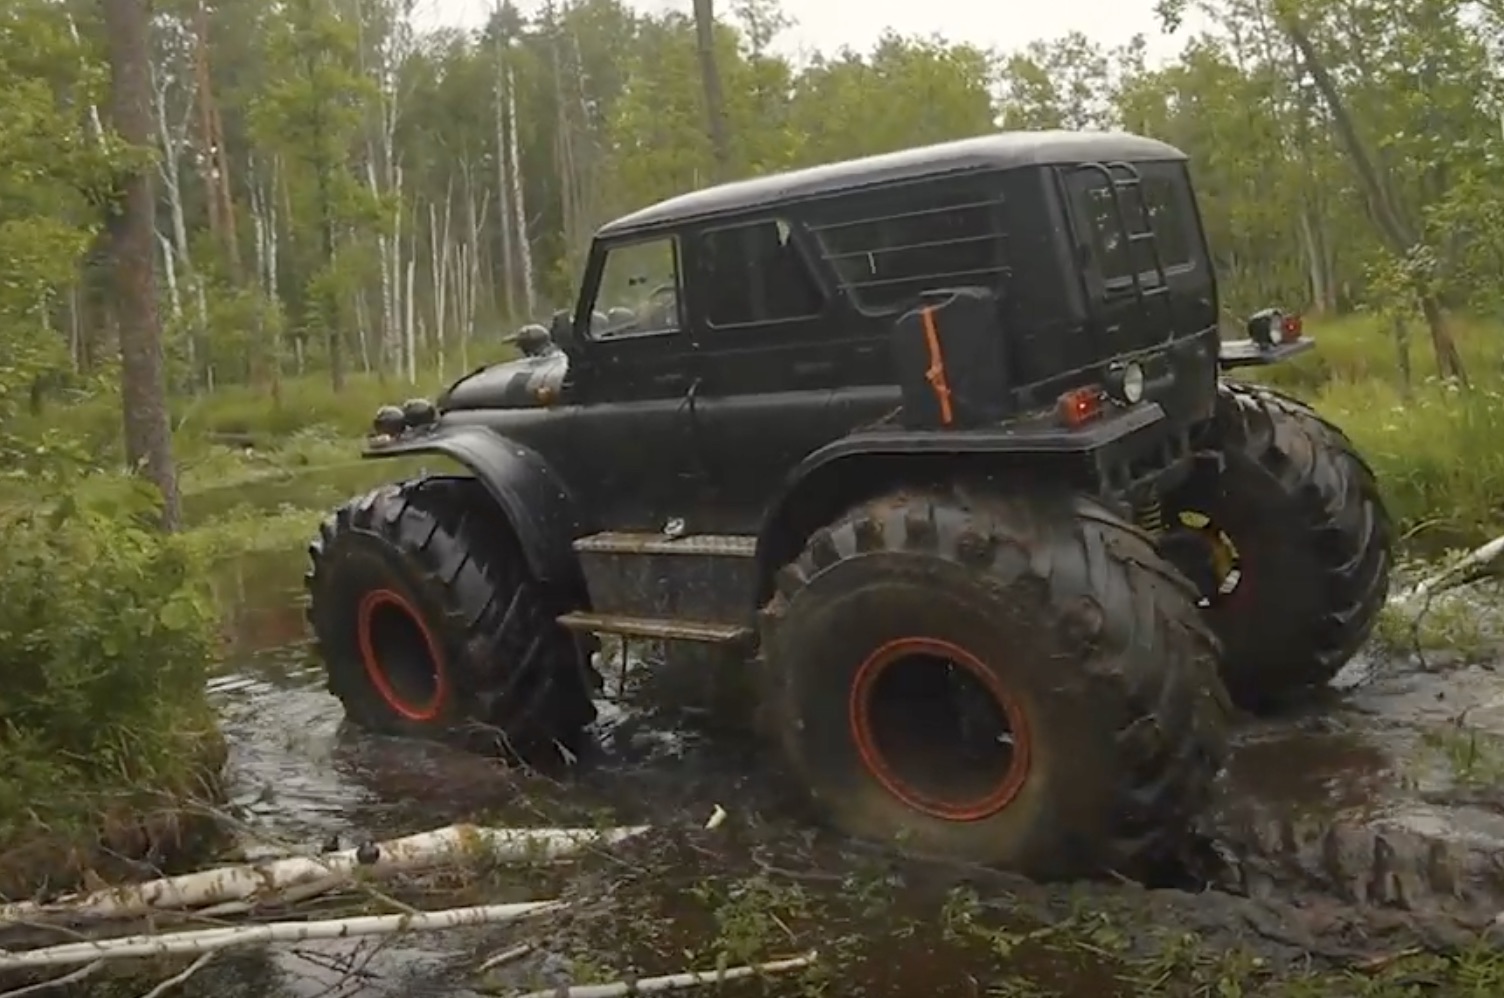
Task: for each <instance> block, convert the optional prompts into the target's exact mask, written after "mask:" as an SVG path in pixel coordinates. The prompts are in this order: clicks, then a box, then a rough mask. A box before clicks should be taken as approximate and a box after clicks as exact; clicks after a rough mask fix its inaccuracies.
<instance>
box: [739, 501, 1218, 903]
mask: <svg viewBox="0 0 1504 998" xmlns="http://www.w3.org/2000/svg"><path fill="white" fill-rule="evenodd" d="M762 627H763V642H764V644H763V652H764V657H765V661H764V662H763V668H764V670H765V671H764V678H765V682H766V684H767V688H766V690H765V693H764V695H765V697H766V701H765V706H764V713H763V723H764V724H766V725H768V726H769V727H770V728H771V729H772V730H771V731H770V732H769V733H770V734H771V735H773V736H774V737H775V738H776V739H777V740H778V741H779V742H780V743H781V746H782V749H783V753H784V756H785V758H786V760H787V762H788V764H789V767H790V768H791V770H792V771H793V775H795V776H796V777H797V778H798V779H799V780H800V782H801V783H802V784H803V785H804V787H805V788H806V789H807V791H808V793H809V794H810V796H811V797H812V798H813V799H814V802H815V804H816V805H817V806H818V807H819V808H820V809H821V810H823V812H824V813H825V815H826V817H827V818H828V819H829V820H830V821H831V822H832V823H833V824H835V825H836V826H838V827H839V828H840V829H841V830H843V831H845V832H847V833H849V834H852V835H854V836H856V837H859V838H865V839H871V840H886V841H890V842H899V843H902V844H903V845H904V846H905V848H908V849H912V850H915V851H918V852H921V853H929V854H938V855H946V856H950V857H954V858H960V859H963V860H967V861H972V862H978V863H983V864H988V865H994V866H999V867H1003V868H1007V869H1012V870H1015V871H1018V872H1021V873H1024V874H1027V875H1030V876H1034V877H1037V878H1041V879H1053V878H1070V877H1077V876H1087V875H1092V874H1100V873H1104V872H1107V871H1117V872H1119V873H1122V874H1124V875H1129V876H1135V875H1137V876H1143V875H1145V874H1146V873H1148V872H1151V871H1153V870H1155V869H1156V868H1157V867H1158V865H1159V864H1160V863H1163V862H1165V861H1173V860H1174V859H1175V858H1176V857H1177V856H1178V853H1179V852H1180V847H1181V846H1182V845H1183V844H1184V842H1185V835H1186V833H1187V832H1188V830H1190V828H1191V827H1192V826H1193V819H1194V818H1195V817H1196V815H1197V814H1198V812H1200V811H1201V810H1202V808H1203V807H1204V806H1205V805H1206V804H1207V802H1208V800H1209V798H1210V793H1211V787H1212V783H1213V780H1214V779H1215V777H1216V775H1217V774H1218V772H1219V771H1220V769H1221V767H1222V762H1223V758H1224V755H1225V750H1226V739H1227V732H1226V729H1227V723H1228V714H1229V710H1230V705H1229V704H1228V702H1227V699H1226V694H1225V692H1224V691H1223V689H1222V686H1221V683H1220V681H1219V680H1218V678H1217V652H1216V641H1215V639H1214V637H1213V636H1212V634H1211V632H1210V630H1209V629H1208V628H1207V626H1206V624H1205V622H1204V621H1203V620H1202V618H1201V615H1200V613H1199V612H1198V610H1197V608H1196V603H1195V594H1194V592H1193V591H1192V590H1191V588H1190V587H1189V586H1188V585H1187V584H1186V582H1185V580H1184V578H1183V577H1182V576H1181V575H1180V574H1179V573H1177V572H1176V571H1175V570H1174V569H1172V568H1171V567H1170V566H1169V565H1168V564H1166V563H1165V562H1163V561H1162V560H1161V559H1160V557H1159V556H1158V555H1157V554H1156V553H1155V552H1154V548H1153V546H1152V542H1151V541H1150V539H1149V537H1148V536H1147V535H1146V534H1144V533H1143V532H1141V531H1139V530H1138V529H1136V528H1135V527H1133V526H1130V525H1129V524H1127V523H1125V522H1124V521H1122V520H1121V519H1119V518H1118V517H1116V516H1114V515H1113V514H1111V513H1110V512H1108V511H1107V510H1106V509H1104V508H1103V507H1102V506H1100V505H1098V504H1097V503H1095V502H1094V501H1092V500H1090V499H1088V498H1085V497H1081V496H1071V495H1060V496H1058V497H1055V498H1054V501H1049V500H1046V499H1042V498H1041V499H1028V498H1009V497H999V496H996V495H989V494H967V493H964V492H962V491H959V490H957V491H949V492H947V493H945V494H938V493H935V494H898V495H892V496H888V497H885V498H882V499H878V500H876V501H872V502H868V503H865V504H863V505H861V506H859V507H857V508H856V509H854V510H852V511H850V512H849V513H847V514H846V515H845V516H843V517H842V518H841V519H840V520H839V521H837V522H836V523H835V524H834V525H832V526H829V527H826V528H822V529H820V530H818V531H816V532H815V534H814V535H813V536H812V537H811V538H810V539H809V541H808V544H807V546H806V547H805V549H804V552H803V553H802V554H801V555H800V556H799V558H798V559H797V560H796V561H794V562H793V563H792V564H790V565H788V566H786V567H785V568H783V569H782V570H781V571H780V573H779V574H778V577H777V581H776V592H775V594H774V596H773V598H772V600H771V601H770V602H769V604H768V605H767V607H766V608H765V609H764V612H763V614H762Z"/></svg>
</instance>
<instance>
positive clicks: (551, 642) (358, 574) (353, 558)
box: [306, 476, 595, 760]
mask: <svg viewBox="0 0 1504 998" xmlns="http://www.w3.org/2000/svg"><path fill="white" fill-rule="evenodd" d="M493 508H494V507H493V506H492V504H491V502H490V500H489V498H488V497H487V496H486V494H485V491H484V489H482V488H481V486H480V484H479V483H478V482H476V481H475V480H474V479H470V478H458V477H442V476H435V477H429V478H421V479H417V480H414V481H409V482H403V483H401V484H399V485H388V486H383V487H382V488H379V489H376V490H375V491H373V492H370V493H367V494H366V495H364V496H361V497H360V498H358V499H354V500H352V501H351V502H348V503H346V504H345V505H343V506H341V507H340V508H339V509H338V510H336V511H335V512H334V514H333V515H332V516H330V517H329V518H328V519H327V520H325V521H324V523H323V524H322V526H321V527H320V528H319V534H318V536H317V537H315V538H314V540H313V542H312V543H311V544H310V545H309V548H308V550H309V556H310V560H311V565H310V568H309V571H308V574H307V576H306V583H307V588H308V597H309V602H308V620H309V623H310V625H311V626H312V629H313V634H314V639H315V643H316V645H317V648H318V651H319V654H320V656H321V658H322V659H323V661H324V665H325V669H326V671H327V674H328V680H329V690H330V692H331V693H333V694H334V695H335V696H336V697H338V698H339V699H340V701H341V702H342V703H343V704H344V707H345V713H346V716H347V717H348V718H349V719H350V720H351V721H353V722H354V723H356V724H357V725H359V726H361V727H363V728H366V729H368V730H372V731H377V732H381V733H386V734H400V735H417V736H423V737H438V738H444V739H446V740H454V741H459V742H462V743H464V744H465V745H467V746H471V747H477V748H483V749H499V750H501V751H503V752H504V753H506V754H508V755H511V756H514V757H520V758H523V759H528V760H534V759H539V758H541V757H542V753H543V752H545V751H547V750H548V749H550V748H552V747H554V746H555V744H556V743H559V744H563V745H565V746H569V745H570V743H571V742H573V741H575V740H576V738H577V736H578V735H579V733H580V731H581V729H582V728H583V727H584V726H585V725H587V724H589V723H590V722H591V721H592V720H594V718H595V707H594V704H593V703H592V702H591V699H590V695H589V692H590V687H589V683H588V682H587V681H586V677H587V673H586V671H585V670H586V668H588V666H585V665H584V664H583V662H582V661H581V657H580V656H581V652H580V649H579V648H578V647H577V645H576V643H575V641H574V639H573V637H572V636H571V635H570V634H569V632H568V631H566V630H564V629H563V628H562V627H560V626H559V625H558V624H557V623H556V622H555V619H554V615H555V614H557V613H559V612H561V608H559V607H554V606H551V605H550V602H549V599H548V594H547V593H545V592H544V591H542V590H541V589H540V588H539V587H538V586H537V584H536V583H535V582H534V581H533V580H532V579H531V578H530V577H529V575H528V572H527V567H526V565H525V564H524V562H523V560H522V557H521V553H520V552H519V551H518V550H517V549H516V544H515V543H514V542H513V541H512V538H511V535H510V532H509V531H508V530H507V529H506V525H505V523H503V522H499V520H498V521H496V522H490V523H481V522H479V521H480V519H481V518H482V516H483V515H484V513H485V511H486V510H489V509H493ZM496 515H497V517H499V515H500V514H499V513H498V514H496Z"/></svg>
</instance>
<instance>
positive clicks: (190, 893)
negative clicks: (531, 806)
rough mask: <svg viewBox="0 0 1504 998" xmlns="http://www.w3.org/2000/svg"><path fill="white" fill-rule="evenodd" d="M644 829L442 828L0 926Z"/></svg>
mask: <svg viewBox="0 0 1504 998" xmlns="http://www.w3.org/2000/svg"><path fill="white" fill-rule="evenodd" d="M645 831H647V826H646V825H636V826H628V827H617V828H607V829H601V830H597V829H590V828H536V829H527V828H482V827H477V826H475V825H450V826H449V827H447V828H440V829H437V830H435V831H431V832H422V833H420V834H418V835H409V836H407V837H405V838H400V839H393V840H391V841H389V842H381V843H377V844H375V845H369V844H368V845H366V846H363V847H361V848H358V849H345V850H343V851H341V852H331V853H327V854H325V855H323V856H292V857H287V858H284V859H273V860H261V861H258V862H254V863H237V864H235V865H233V866H223V867H218V868H216V869H213V870H201V871H199V872H197V873H187V874H183V875H181V876H177V877H164V878H162V879H160V880H151V881H148V882H146V883H143V884H131V885H127V886H123V887H112V888H106V889H104V890H99V891H94V892H92V893H90V894H84V895H73V896H70V897H64V898H60V899H58V900H56V901H51V902H45V903H43V902H35V901H24V902H18V903H14V904H7V905H3V906H0V928H3V927H5V925H6V924H8V923H23V922H36V921H38V920H41V919H45V918H48V917H52V916H69V917H75V918H83V919H102V918H137V917H140V916H142V915H147V914H150V913H152V912H154V911H181V910H188V909H197V908H202V907H204V906H206V905H224V904H228V903H230V902H243V901H248V900H252V899H258V900H259V899H266V900H275V899H276V898H278V897H279V896H280V895H281V894H283V892H286V891H288V890H290V889H292V888H300V887H304V886H306V885H309V884H315V883H318V882H320V881H324V882H329V881H330V880H331V878H345V879H353V878H355V877H381V876H389V875H391V874H394V873H408V872H413V871H417V870H423V869H429V868H432V867H435V866H439V865H442V864H443V863H446V862H449V861H453V860H456V859H463V858H466V857H475V856H483V857H487V858H491V859H494V860H497V861H501V862H547V861H555V860H560V859H565V858H568V857H570V856H574V855H576V854H577V853H579V852H580V850H582V849H585V848H588V847H590V846H609V845H615V844H616V843H619V842H622V841H624V840H626V839H629V838H632V837H633V836H636V835H640V834H642V833H643V832H645ZM363 860H366V862H363ZM336 882H337V881H336ZM334 886H335V883H329V884H328V888H326V889H329V888H332V887H334ZM224 913H228V912H224Z"/></svg>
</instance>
